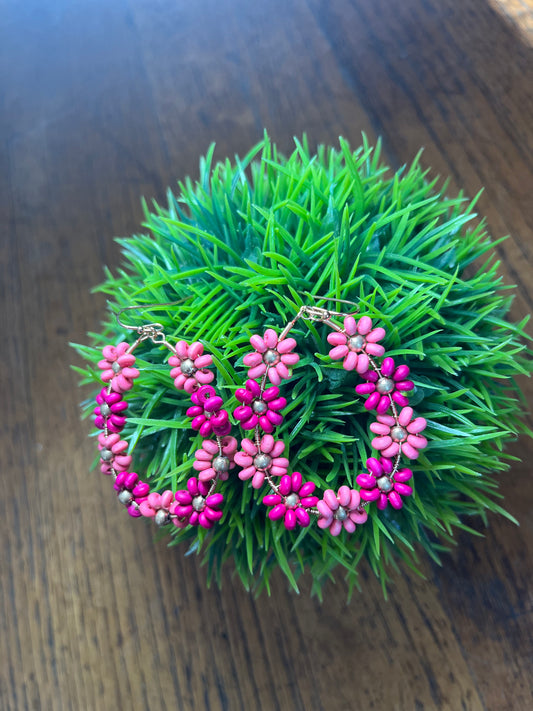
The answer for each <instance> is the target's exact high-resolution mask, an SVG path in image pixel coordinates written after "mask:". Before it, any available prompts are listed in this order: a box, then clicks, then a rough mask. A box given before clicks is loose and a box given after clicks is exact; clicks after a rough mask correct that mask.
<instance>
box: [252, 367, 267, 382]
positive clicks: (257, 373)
mask: <svg viewBox="0 0 533 711" xmlns="http://www.w3.org/2000/svg"><path fill="white" fill-rule="evenodd" d="M265 372H266V365H265V364H264V363H261V364H260V365H256V366H255V368H250V370H249V371H248V377H249V378H251V379H252V380H253V379H255V378H259V377H261V376H262V375H264V374H265Z"/></svg>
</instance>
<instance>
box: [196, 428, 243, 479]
mask: <svg viewBox="0 0 533 711" xmlns="http://www.w3.org/2000/svg"><path fill="white" fill-rule="evenodd" d="M236 451H237V440H236V439H235V437H224V439H223V440H222V453H220V451H219V448H218V444H217V443H216V442H214V441H213V440H211V439H206V440H204V441H203V442H202V448H201V449H197V450H196V452H195V453H194V456H195V458H196V461H195V462H194V464H193V468H194V469H196V471H197V472H199V474H198V479H199V480H200V481H211V480H212V479H214V478H215V477H216V476H217V475H218V478H219V479H220V480H221V481H226V479H227V478H228V476H229V470H230V469H233V468H234V467H235V452H236Z"/></svg>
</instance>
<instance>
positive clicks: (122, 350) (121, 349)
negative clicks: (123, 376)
mask: <svg viewBox="0 0 533 711" xmlns="http://www.w3.org/2000/svg"><path fill="white" fill-rule="evenodd" d="M129 347H130V344H129V343H126V341H122V343H119V344H118V346H117V358H118V357H119V356H121V355H124V353H125V352H126V351H127V350H128V348H129Z"/></svg>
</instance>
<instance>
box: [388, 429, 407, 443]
mask: <svg viewBox="0 0 533 711" xmlns="http://www.w3.org/2000/svg"><path fill="white" fill-rule="evenodd" d="M390 436H391V437H392V439H393V440H394V441H395V442H402V441H403V440H404V439H405V438H406V437H407V430H406V429H404V428H403V427H401V426H400V425H396V427H393V428H392V429H391V431H390Z"/></svg>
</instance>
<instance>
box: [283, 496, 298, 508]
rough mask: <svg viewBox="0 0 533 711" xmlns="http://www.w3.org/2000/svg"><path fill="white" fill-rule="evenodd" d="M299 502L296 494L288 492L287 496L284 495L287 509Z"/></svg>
mask: <svg viewBox="0 0 533 711" xmlns="http://www.w3.org/2000/svg"><path fill="white" fill-rule="evenodd" d="M299 502H300V499H299V497H298V494H289V495H288V496H286V497H285V506H286V507H287V508H288V509H293V508H295V506H297V505H298V503H299Z"/></svg>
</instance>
